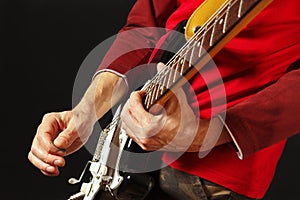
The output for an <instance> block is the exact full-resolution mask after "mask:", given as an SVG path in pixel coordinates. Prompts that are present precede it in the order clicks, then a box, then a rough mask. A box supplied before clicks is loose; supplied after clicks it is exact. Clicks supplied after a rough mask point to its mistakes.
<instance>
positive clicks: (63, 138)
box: [53, 129, 78, 151]
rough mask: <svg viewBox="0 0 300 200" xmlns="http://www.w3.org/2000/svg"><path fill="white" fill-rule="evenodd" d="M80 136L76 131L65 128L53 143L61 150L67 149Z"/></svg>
mask: <svg viewBox="0 0 300 200" xmlns="http://www.w3.org/2000/svg"><path fill="white" fill-rule="evenodd" d="M77 138H78V134H77V132H76V131H71V130H70V129H65V130H63V131H62V132H61V133H60V134H59V135H58V136H57V137H56V138H55V139H54V141H53V145H54V146H55V147H56V148H58V149H59V150H61V151H66V150H67V149H68V148H69V147H70V146H71V145H72V144H73V143H74V141H75V140H76V139H77Z"/></svg>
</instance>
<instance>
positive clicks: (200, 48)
mask: <svg viewBox="0 0 300 200" xmlns="http://www.w3.org/2000/svg"><path fill="white" fill-rule="evenodd" d="M206 33H207V26H206V27H205V30H204V33H203V34H202V39H201V43H200V46H199V53H198V58H200V57H201V56H202V50H203V44H204V40H205V36H206Z"/></svg>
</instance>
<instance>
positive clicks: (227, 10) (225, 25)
mask: <svg viewBox="0 0 300 200" xmlns="http://www.w3.org/2000/svg"><path fill="white" fill-rule="evenodd" d="M231 4H232V1H229V3H228V6H227V9H226V15H225V20H224V24H223V30H222V33H225V32H226V28H227V22H228V16H229V12H230V9H231Z"/></svg>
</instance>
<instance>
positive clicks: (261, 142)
mask: <svg viewBox="0 0 300 200" xmlns="http://www.w3.org/2000/svg"><path fill="white" fill-rule="evenodd" d="M202 3H203V0H163V1H162V0H138V1H137V2H136V4H135V5H134V7H133V8H132V10H131V12H130V14H129V16H128V21H127V24H126V25H125V26H124V28H123V29H122V30H121V31H120V32H126V31H128V30H133V29H135V28H137V27H162V28H166V29H167V30H169V29H174V28H175V27H176V25H177V24H179V23H180V22H181V21H183V20H186V19H188V18H189V17H190V15H191V14H192V13H193V11H194V10H195V9H196V8H197V7H198V6H199V5H201V4H202ZM299 10H300V4H299V2H298V0H288V1H280V0H274V1H273V2H272V3H271V4H270V5H269V6H268V7H267V8H266V9H264V10H263V11H262V12H261V13H260V14H259V15H258V16H257V17H255V19H254V20H252V21H251V22H250V23H249V24H248V25H247V26H246V27H245V28H243V30H242V31H241V32H240V33H239V34H238V35H237V36H235V37H234V38H233V39H232V40H231V41H230V42H229V43H228V44H226V46H225V47H224V48H223V49H222V50H221V51H220V52H219V53H218V54H217V55H216V56H214V62H215V64H216V65H217V68H218V71H219V73H220V75H221V76H222V80H223V84H224V88H225V93H226V99H227V102H226V104H225V105H217V106H216V107H218V106H219V107H221V108H224V107H226V108H227V109H226V110H225V109H219V110H218V112H219V113H218V114H217V115H214V116H212V110H213V109H215V108H212V107H211V106H210V101H211V99H210V91H209V90H213V91H214V92H216V90H215V89H216V88H217V86H214V85H213V86H211V87H207V85H211V84H212V83H211V82H209V80H212V81H213V79H209V80H208V82H207V81H205V80H206V79H205V76H213V75H214V74H213V73H212V72H211V71H210V68H207V69H206V70H203V73H202V72H201V75H200V74H197V75H196V76H195V77H193V78H192V79H191V80H190V81H189V83H190V85H189V86H187V87H183V90H182V89H179V90H178V91H176V94H177V95H176V96H178V97H180V98H175V96H174V97H171V98H170V99H169V100H168V101H167V102H166V103H165V104H164V105H163V107H164V111H163V112H159V113H153V112H151V109H150V111H149V112H148V111H146V110H145V109H144V107H143V104H142V101H143V96H144V95H145V94H144V92H142V91H136V92H133V93H132V94H131V95H130V98H129V99H128V101H127V102H126V104H125V107H124V109H123V111H122V114H121V120H122V127H123V129H124V130H125V131H126V134H127V135H128V136H129V137H131V138H133V140H134V141H135V142H136V143H137V144H139V145H140V146H141V147H142V148H143V149H144V150H147V151H155V150H160V151H161V150H163V151H164V152H165V153H164V154H163V157H162V160H163V162H164V163H166V164H167V165H168V166H167V167H164V168H163V169H161V170H160V175H159V183H160V184H159V186H158V187H157V188H155V189H154V190H153V192H152V193H150V194H149V197H148V199H154V198H157V199H180V200H182V199H200V200H206V199H241V200H243V199H262V198H263V197H264V195H265V193H266V191H267V190H268V188H269V186H270V183H271V182H272V178H273V175H274V173H275V171H276V165H277V162H278V160H279V158H280V155H281V153H282V150H283V148H284V145H285V143H286V140H287V138H288V137H290V136H292V135H295V134H297V133H299V132H300V124H299V120H300V107H299V106H298V101H299V99H300V93H299V92H298V91H300V81H299V80H300V71H299V67H300V64H299V52H300V37H299V33H300V26H299V24H300V12H299ZM164 34H165V33H164V32H162V31H157V32H149V31H141V32H139V33H138V34H136V35H134V37H133V36H132V35H128V34H127V35H126V34H120V36H119V37H117V39H116V40H115V42H114V44H113V45H112V47H111V49H110V50H109V52H108V53H107V55H106V58H104V60H103V62H102V64H101V65H100V67H99V69H98V70H97V72H96V74H95V76H94V78H93V81H92V82H91V85H90V86H89V88H88V89H87V91H86V93H85V94H84V96H83V98H82V100H81V101H80V103H79V104H78V105H77V106H76V107H74V108H73V109H72V110H68V111H64V112H58V113H49V114H46V115H45V116H44V117H43V120H42V123H41V124H40V125H39V127H38V129H37V133H36V136H35V138H34V140H33V142H32V147H31V151H30V152H29V154H28V159H29V160H30V161H31V163H32V164H33V165H35V166H36V167H37V168H38V169H39V170H41V172H42V173H43V174H45V175H47V176H57V175H58V174H59V167H63V166H64V165H65V160H64V157H65V156H67V155H69V154H71V153H73V152H75V151H76V150H78V149H79V148H81V147H82V146H83V145H84V144H85V142H86V141H87V140H88V138H89V136H90V134H91V131H92V128H93V125H94V123H95V122H97V120H98V119H100V118H101V117H102V116H103V115H104V114H105V113H106V112H107V111H108V110H110V108H111V107H112V106H113V105H115V104H116V103H118V102H119V101H120V100H121V99H122V97H123V96H124V95H126V93H128V92H130V91H132V90H133V89H134V88H132V86H133V85H134V84H133V83H135V82H136V81H141V80H138V78H139V77H147V76H148V75H146V73H145V71H144V70H138V73H140V74H138V75H136V74H135V76H133V75H131V74H130V73H128V72H129V71H130V70H131V69H133V68H135V67H136V66H140V65H143V64H146V63H148V62H149V59H151V58H152V57H153V53H154V52H153V47H155V45H156V44H160V43H161V42H162V39H161V38H164V36H163V35H164ZM130 38H134V40H133V41H130ZM135 45H136V46H139V45H140V46H143V47H145V45H146V47H148V48H143V49H140V50H138V51H134V52H131V53H128V54H126V55H124V56H121V57H119V58H117V59H114V61H113V62H111V58H112V57H113V55H114V54H115V53H116V52H118V51H122V50H126V49H128V48H132V46H135ZM127 52H129V51H127ZM297 60H298V62H297ZM203 77H204V78H203ZM142 81H144V80H142ZM112 87H113V89H112ZM214 87H216V88H214ZM208 88H210V89H208ZM113 91H117V92H113ZM190 93H195V96H194V98H189V97H190ZM217 97H218V96H217ZM216 109H217V108H216ZM182 111H184V112H182ZM195 111H197V112H195ZM224 112H226V118H222V117H218V116H221V114H222V113H224ZM182 115H184V116H182ZM162 122H164V123H162ZM195 122H197V123H199V124H195ZM223 125H224V128H223V129H222V131H221V134H220V137H219V139H218V141H217V142H216V144H215V146H214V147H211V148H212V149H210V150H209V152H208V154H207V155H206V156H204V157H200V156H199V149H201V146H202V145H203V141H204V138H205V135H206V133H207V130H208V127H209V126H215V127H216V128H218V127H222V126H223ZM157 127H160V129H158V128H157ZM192 130H196V133H195V135H193V134H192V135H193V137H194V138H193V140H192V143H191V145H189V146H188V147H186V146H185V145H184V144H185V143H186V140H187V139H189V138H188V137H190V135H189V134H191V133H190V132H193V131H192ZM153 131H154V132H153ZM153 133H155V134H153ZM177 133H178V134H183V135H186V137H180V140H175V141H172V145H169V141H171V140H172V139H173V137H176V136H175V134H177ZM183 151H184V152H183ZM178 153H181V154H182V155H181V156H180V157H179V158H176V159H174V158H175V157H176V155H177V154H178Z"/></svg>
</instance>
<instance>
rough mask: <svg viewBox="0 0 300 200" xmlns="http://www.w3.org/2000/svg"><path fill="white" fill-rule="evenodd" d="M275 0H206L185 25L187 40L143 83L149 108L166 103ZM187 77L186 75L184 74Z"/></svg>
mask: <svg viewBox="0 0 300 200" xmlns="http://www.w3.org/2000/svg"><path fill="white" fill-rule="evenodd" d="M271 2H272V0H206V1H205V2H204V3H202V4H201V6H200V7H199V8H198V9H197V10H196V11H195V12H194V13H193V14H192V16H191V17H190V19H189V20H188V22H187V25H186V31H185V37H186V39H187V42H186V44H185V45H184V46H183V47H182V48H181V49H180V50H179V51H178V52H177V53H176V54H175V55H174V56H173V57H172V58H171V59H170V60H169V62H168V63H167V64H166V67H165V68H164V69H163V70H162V71H160V72H159V73H158V74H157V75H156V76H154V77H153V79H151V81H149V83H148V84H147V85H146V86H145V87H144V88H145V89H144V90H145V91H146V97H145V99H144V106H145V108H146V109H147V110H149V109H150V107H151V106H152V105H153V104H155V103H158V104H161V105H164V104H165V102H166V101H167V100H168V99H169V98H170V97H171V96H172V92H170V91H171V90H176V88H178V87H181V86H182V85H183V84H185V83H186V82H187V80H189V79H190V78H192V77H193V76H194V75H195V74H196V73H197V72H198V71H199V70H200V69H201V68H203V67H204V66H205V64H207V63H208V62H209V61H210V60H211V59H212V57H214V56H215V55H216V54H217V53H218V52H219V51H220V50H221V49H222V48H223V47H224V46H225V44H226V43H227V42H229V41H230V40H231V39H232V38H233V37H234V36H235V35H237V34H238V32H240V31H241V30H242V28H243V27H244V26H245V25H247V24H248V23H249V22H250V21H251V20H252V19H253V18H254V17H255V16H256V15H258V14H259V13H260V12H261V11H262V10H263V9H264V8H265V7H266V6H267V5H269V3H271ZM183 77H184V78H183Z"/></svg>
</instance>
